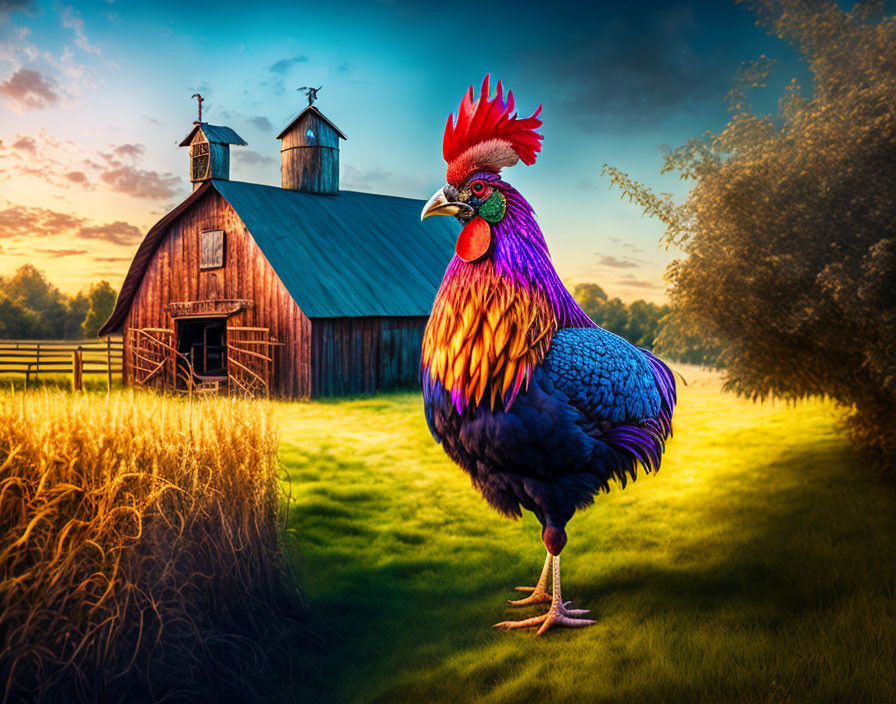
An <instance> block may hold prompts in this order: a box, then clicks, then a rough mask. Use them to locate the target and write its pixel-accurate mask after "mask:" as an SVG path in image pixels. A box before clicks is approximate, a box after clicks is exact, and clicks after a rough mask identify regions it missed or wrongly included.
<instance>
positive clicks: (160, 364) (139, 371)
mask: <svg viewBox="0 0 896 704" xmlns="http://www.w3.org/2000/svg"><path fill="white" fill-rule="evenodd" d="M128 335H129V337H130V339H129V343H130V351H131V354H130V357H131V373H132V375H133V381H134V383H135V384H137V385H138V386H154V387H169V388H170V387H174V386H175V374H176V370H175V364H174V358H175V355H176V350H175V348H174V330H171V329H170V328H128Z"/></svg>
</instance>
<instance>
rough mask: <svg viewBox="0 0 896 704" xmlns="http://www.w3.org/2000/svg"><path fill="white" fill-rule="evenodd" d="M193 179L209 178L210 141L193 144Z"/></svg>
mask: <svg viewBox="0 0 896 704" xmlns="http://www.w3.org/2000/svg"><path fill="white" fill-rule="evenodd" d="M192 166H193V168H192V173H193V178H192V180H193V181H201V180H202V179H205V178H208V142H198V143H197V144H194V145H193V165H192Z"/></svg>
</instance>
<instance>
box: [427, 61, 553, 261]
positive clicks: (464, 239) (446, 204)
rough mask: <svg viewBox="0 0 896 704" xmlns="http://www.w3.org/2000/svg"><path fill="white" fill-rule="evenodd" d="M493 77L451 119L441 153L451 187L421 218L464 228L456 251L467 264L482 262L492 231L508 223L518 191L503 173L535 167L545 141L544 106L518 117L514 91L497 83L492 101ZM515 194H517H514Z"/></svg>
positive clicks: (432, 201)
mask: <svg viewBox="0 0 896 704" xmlns="http://www.w3.org/2000/svg"><path fill="white" fill-rule="evenodd" d="M489 92H490V87H489V76H486V77H485V80H484V81H483V82H482V89H481V91H480V94H479V98H476V99H474V97H473V96H474V93H473V87H472V86H471V87H470V88H469V90H468V91H467V93H466V94H465V95H464V97H463V99H462V100H461V102H460V107H459V108H458V111H457V120H456V121H455V119H454V115H449V116H448V124H446V125H445V137H444V140H443V142H442V153H443V155H444V157H445V161H447V162H448V172H447V178H448V183H447V184H446V185H445V186H443V187H442V188H440V189H439V190H438V191H436V192H435V193H434V194H433V196H432V198H430V199H429V202H427V204H426V205H425V206H424V208H423V212H422V213H421V215H420V219H421V220H423V219H426V218H428V217H429V216H430V215H454V216H455V217H456V218H457V219H458V220H460V222H461V224H463V226H464V228H463V230H462V231H461V234H460V237H458V240H457V245H456V247H455V249H456V251H457V255H458V256H459V257H460V258H461V259H463V260H465V261H474V260H476V259H479V258H480V257H483V256H484V255H485V254H486V253H487V252H488V250H489V247H490V246H491V243H492V239H493V227H494V226H495V225H497V224H499V223H500V222H501V221H503V220H504V218H505V216H506V215H507V211H508V196H509V195H510V194H511V192H514V191H513V190H512V188H511V187H510V186H509V185H508V184H507V183H505V182H504V181H502V180H501V177H500V176H499V174H500V171H501V169H502V168H504V167H505V166H513V165H514V164H516V163H517V162H518V161H520V160H522V161H523V163H525V164H533V163H535V157H536V155H537V154H538V151H539V150H540V149H541V140H542V136H541V135H540V134H539V133H538V132H536V130H537V129H538V127H540V126H541V120H540V119H539V118H538V115H539V113H540V112H541V106H540V105H539V106H538V109H537V110H536V111H535V112H534V113H533V114H532V115H531V116H530V117H524V118H518V117H517V115H516V112H514V103H513V92H511V91H508V93H507V98H506V100H505V98H504V89H503V86H502V85H501V82H500V81H498V86H497V93H496V95H495V96H494V97H493V98H491V99H489ZM514 193H515V192H514Z"/></svg>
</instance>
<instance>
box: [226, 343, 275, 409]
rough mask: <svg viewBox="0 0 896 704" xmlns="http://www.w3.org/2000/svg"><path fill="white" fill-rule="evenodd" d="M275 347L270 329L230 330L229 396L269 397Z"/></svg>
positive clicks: (228, 358) (228, 352)
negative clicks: (230, 394)
mask: <svg viewBox="0 0 896 704" xmlns="http://www.w3.org/2000/svg"><path fill="white" fill-rule="evenodd" d="M276 344H277V343H276V342H275V341H274V340H272V339H271V331H270V330H269V329H268V328H238V327H231V326H229V325H228V326H227V385H228V388H229V390H230V393H232V394H237V395H240V396H250V397H258V396H264V397H266V398H267V397H270V395H271V382H272V381H273V376H274V346H275V345H276Z"/></svg>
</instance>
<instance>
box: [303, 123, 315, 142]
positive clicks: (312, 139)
mask: <svg viewBox="0 0 896 704" xmlns="http://www.w3.org/2000/svg"><path fill="white" fill-rule="evenodd" d="M305 140H306V141H307V142H308V144H309V145H314V144H317V137H316V136H315V134H314V130H313V129H311V128H310V127H309V128H308V131H307V132H305Z"/></svg>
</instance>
